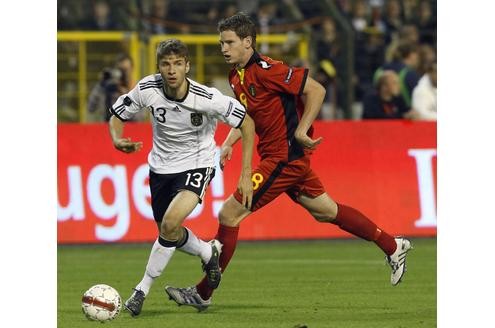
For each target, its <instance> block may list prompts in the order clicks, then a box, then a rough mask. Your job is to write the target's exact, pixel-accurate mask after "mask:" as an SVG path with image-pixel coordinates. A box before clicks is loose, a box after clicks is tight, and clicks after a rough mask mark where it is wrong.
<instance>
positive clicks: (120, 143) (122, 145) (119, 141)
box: [108, 115, 143, 153]
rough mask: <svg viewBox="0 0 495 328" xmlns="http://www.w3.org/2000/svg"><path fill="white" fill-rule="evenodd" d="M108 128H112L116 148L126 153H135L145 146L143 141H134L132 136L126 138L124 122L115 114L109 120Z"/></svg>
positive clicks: (111, 133)
mask: <svg viewBox="0 0 495 328" xmlns="http://www.w3.org/2000/svg"><path fill="white" fill-rule="evenodd" d="M108 128H109V130H110V136H111V137H112V142H113V145H114V147H115V148H117V149H118V150H120V151H122V152H124V153H133V152H136V151H139V150H141V148H143V143H142V142H132V141H131V138H124V137H123V135H124V122H123V121H121V120H120V119H119V118H117V117H116V116H115V115H112V116H111V117H110V121H109V122H108Z"/></svg>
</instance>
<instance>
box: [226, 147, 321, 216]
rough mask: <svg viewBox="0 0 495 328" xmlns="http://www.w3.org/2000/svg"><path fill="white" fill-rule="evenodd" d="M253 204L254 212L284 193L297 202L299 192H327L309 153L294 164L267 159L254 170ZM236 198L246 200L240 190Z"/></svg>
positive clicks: (240, 200)
mask: <svg viewBox="0 0 495 328" xmlns="http://www.w3.org/2000/svg"><path fill="white" fill-rule="evenodd" d="M251 179H252V180H253V203H252V206H251V211H253V212H254V211H256V210H257V209H259V208H261V207H263V206H265V205H266V204H268V203H269V202H271V201H272V200H274V199H275V198H277V197H278V196H279V195H280V194H281V193H283V192H285V193H287V195H289V197H290V198H292V200H293V201H295V202H297V198H298V197H299V194H304V195H306V196H309V197H312V198H314V197H317V196H320V195H321V194H323V193H324V192H325V189H324V188H323V184H322V183H321V181H320V179H319V178H318V176H317V175H316V174H315V173H314V172H313V170H312V169H311V167H310V160H309V157H308V156H304V157H301V158H299V159H296V160H294V161H292V162H290V163H287V162H284V161H277V160H270V159H264V160H262V161H261V162H260V164H259V165H258V167H257V168H256V169H254V170H253V174H252V177H251ZM234 197H235V199H237V201H238V202H239V203H242V195H241V194H240V193H239V191H238V190H236V191H235V193H234Z"/></svg>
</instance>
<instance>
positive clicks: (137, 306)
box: [124, 289, 145, 317]
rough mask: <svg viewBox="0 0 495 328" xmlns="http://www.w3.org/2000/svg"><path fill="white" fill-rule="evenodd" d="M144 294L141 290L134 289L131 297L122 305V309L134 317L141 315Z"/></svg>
mask: <svg viewBox="0 0 495 328" xmlns="http://www.w3.org/2000/svg"><path fill="white" fill-rule="evenodd" d="M144 298H145V296H144V292H143V291H141V290H137V289H134V293H132V295H131V297H129V299H128V300H127V301H125V303H124V308H125V309H126V310H127V311H129V313H130V314H131V315H132V316H133V317H135V316H137V315H139V313H141V309H142V308H143V303H144Z"/></svg>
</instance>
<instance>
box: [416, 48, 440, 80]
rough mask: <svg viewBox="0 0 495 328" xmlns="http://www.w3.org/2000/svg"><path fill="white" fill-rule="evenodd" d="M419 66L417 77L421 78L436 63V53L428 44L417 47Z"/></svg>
mask: <svg viewBox="0 0 495 328" xmlns="http://www.w3.org/2000/svg"><path fill="white" fill-rule="evenodd" d="M418 54H419V65H418V75H419V76H423V75H424V74H426V72H427V70H428V69H429V68H430V67H431V65H432V64H433V63H435V62H436V53H435V49H433V48H432V47H431V46H430V45H428V44H422V45H421V46H419V52H418Z"/></svg>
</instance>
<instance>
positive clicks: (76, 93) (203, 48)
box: [57, 31, 308, 122]
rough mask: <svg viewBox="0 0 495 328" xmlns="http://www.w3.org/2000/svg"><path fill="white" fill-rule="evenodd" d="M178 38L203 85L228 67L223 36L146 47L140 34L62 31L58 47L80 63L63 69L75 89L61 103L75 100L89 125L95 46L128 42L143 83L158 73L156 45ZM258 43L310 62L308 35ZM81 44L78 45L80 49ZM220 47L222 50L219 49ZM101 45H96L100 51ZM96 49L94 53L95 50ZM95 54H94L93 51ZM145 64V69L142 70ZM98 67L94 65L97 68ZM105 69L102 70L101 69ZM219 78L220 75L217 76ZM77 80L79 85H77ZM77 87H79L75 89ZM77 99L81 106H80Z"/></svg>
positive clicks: (152, 40)
mask: <svg viewBox="0 0 495 328" xmlns="http://www.w3.org/2000/svg"><path fill="white" fill-rule="evenodd" d="M171 38H176V39H179V40H181V41H183V42H184V43H186V44H188V46H189V49H190V52H193V53H194V56H193V57H194V62H193V64H194V65H193V66H194V70H193V71H194V72H195V73H194V79H195V80H196V81H198V82H200V83H205V82H206V79H207V77H208V78H211V75H212V74H217V73H218V71H219V69H218V68H217V66H218V65H217V63H218V64H219V65H225V63H224V61H223V59H222V57H221V54H220V50H219V35H218V34H207V35H190V34H188V35H184V34H180V35H172V34H164V35H152V36H150V37H149V38H148V40H147V44H146V45H145V44H143V41H142V40H140V39H139V37H138V34H137V33H136V32H120V31H119V32H83V31H67V32H58V33H57V41H58V44H59V45H61V44H65V45H67V44H69V45H71V47H66V48H69V52H70V57H71V59H74V60H77V68H75V67H76V66H75V65H73V66H72V67H73V70H70V69H66V70H65V71H64V70H63V69H61V68H60V67H59V70H58V73H57V74H58V80H59V82H62V83H69V82H68V81H72V83H73V86H72V87H71V88H67V90H69V91H66V89H64V88H62V89H63V90H59V92H58V95H59V97H58V99H59V101H60V100H61V99H62V100H67V99H68V98H70V97H71V99H72V100H71V102H68V101H66V102H64V104H65V103H70V105H68V107H70V108H71V109H72V110H71V112H74V111H77V121H79V122H87V115H88V112H87V100H88V93H89V92H88V83H89V82H94V83H96V81H97V80H98V75H97V73H95V72H94V67H93V71H91V70H90V68H89V67H88V61H91V60H97V59H98V58H95V57H98V56H99V54H98V52H94V50H95V44H94V43H97V44H100V43H103V42H124V43H126V49H127V51H128V52H129V55H130V56H131V57H132V58H133V61H134V71H133V80H134V81H139V79H140V78H141V77H142V74H143V73H145V74H151V73H155V72H156V58H155V56H156V46H157V45H158V43H159V42H160V41H162V40H166V39H171ZM257 43H258V44H263V43H266V44H273V45H279V46H282V45H285V44H289V43H291V44H292V46H291V49H292V50H291V51H292V53H294V52H295V54H294V55H295V56H296V57H297V58H299V59H302V60H306V59H308V40H307V38H306V37H305V36H304V35H295V34H269V35H258V36H257ZM76 45H77V46H76ZM216 46H218V48H216ZM98 47H99V46H96V48H98ZM64 49H65V48H64ZM91 49H93V50H91ZM91 51H93V52H91ZM60 52H61V50H60V48H59V53H58V55H59V56H61V57H63V56H64V55H65V56H69V55H67V54H61V53H60ZM142 53H143V54H144V57H143V59H144V60H143V61H142V60H141V54H142ZM141 64H142V65H143V67H144V70H142V69H141ZM93 66H94V65H93ZM102 68H103V67H99V68H98V70H100V69H102ZM212 69H216V70H217V71H216V72H215V73H212ZM220 71H221V72H222V73H221V75H222V76H224V71H223V70H221V68H220ZM217 75H218V74H217ZM76 81H77V83H76ZM75 85H77V87H75ZM76 98H77V103H76Z"/></svg>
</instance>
